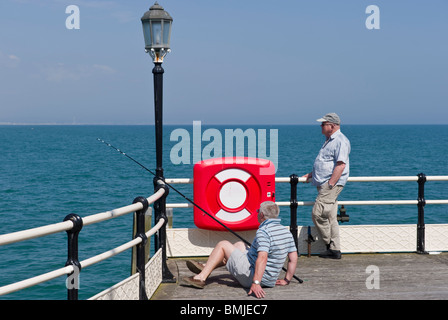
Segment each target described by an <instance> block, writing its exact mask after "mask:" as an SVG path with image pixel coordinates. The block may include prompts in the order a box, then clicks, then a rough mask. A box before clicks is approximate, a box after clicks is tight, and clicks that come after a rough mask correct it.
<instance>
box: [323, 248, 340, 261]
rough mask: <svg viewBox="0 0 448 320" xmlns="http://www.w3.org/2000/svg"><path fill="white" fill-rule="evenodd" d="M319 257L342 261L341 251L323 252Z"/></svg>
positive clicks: (329, 250)
mask: <svg viewBox="0 0 448 320" xmlns="http://www.w3.org/2000/svg"><path fill="white" fill-rule="evenodd" d="M319 257H320V258H326V259H341V257H342V255H341V251H339V250H331V249H328V250H327V251H324V252H322V253H321V254H320V255H319Z"/></svg>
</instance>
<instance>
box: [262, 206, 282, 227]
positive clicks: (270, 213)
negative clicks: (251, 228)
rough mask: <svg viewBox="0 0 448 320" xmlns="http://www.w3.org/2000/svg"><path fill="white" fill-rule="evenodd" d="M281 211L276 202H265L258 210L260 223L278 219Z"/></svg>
mask: <svg viewBox="0 0 448 320" xmlns="http://www.w3.org/2000/svg"><path fill="white" fill-rule="evenodd" d="M279 213H280V209H279V207H278V205H277V204H276V203H275V202H272V201H265V202H263V203H262V204H260V209H259V210H258V222H260V223H261V222H263V221H264V220H267V219H275V218H277V217H278V215H279Z"/></svg>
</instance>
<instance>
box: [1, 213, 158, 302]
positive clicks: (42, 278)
mask: <svg viewBox="0 0 448 320" xmlns="http://www.w3.org/2000/svg"><path fill="white" fill-rule="evenodd" d="M164 223H165V220H164V219H163V218H161V219H160V220H159V222H158V223H157V224H156V225H155V226H154V227H152V228H151V230H149V231H148V232H146V233H145V235H146V237H148V238H149V237H150V236H152V235H153V234H155V233H156V232H157V231H158V230H159V229H160V228H161V227H162V225H163V224H164ZM140 242H142V239H141V238H140V237H137V238H135V239H132V240H131V241H128V242H126V243H125V244H122V245H121V246H118V247H116V248H114V249H111V250H109V251H106V252H103V253H101V254H98V255H96V256H94V257H91V258H88V259H85V260H83V261H81V262H80V264H81V268H87V267H89V266H91V265H93V264H95V263H98V262H101V261H103V260H106V259H108V258H111V257H113V256H115V255H117V254H119V253H122V252H124V251H126V250H128V249H130V248H132V247H133V246H136V245H138V244H139V243H140ZM73 270H74V269H73V266H72V265H69V266H66V267H63V268H60V269H57V270H53V271H50V272H47V273H44V274H41V275H39V276H35V277H32V278H29V279H26V280H22V281H18V282H15V283H12V284H9V285H6V286H3V287H0V296H1V295H5V294H8V293H12V292H15V291H18V290H22V289H26V288H29V287H32V286H35V285H37V284H39V283H42V282H46V281H50V280H53V279H56V278H58V277H60V276H63V275H67V274H70V273H71V272H73Z"/></svg>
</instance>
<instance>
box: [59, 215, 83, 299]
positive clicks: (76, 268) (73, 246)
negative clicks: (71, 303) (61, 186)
mask: <svg viewBox="0 0 448 320" xmlns="http://www.w3.org/2000/svg"><path fill="white" fill-rule="evenodd" d="M67 220H70V221H72V222H73V228H71V229H70V230H67V239H68V245H67V248H68V249H67V262H66V263H65V266H69V265H71V266H73V272H72V273H70V274H69V275H67V280H66V282H65V284H66V287H67V300H78V289H79V273H80V271H81V264H80V263H79V260H78V235H79V232H80V231H81V229H82V226H83V222H82V218H81V217H80V216H78V215H77V214H74V213H71V214H69V215H67V216H66V217H65V218H64V221H67Z"/></svg>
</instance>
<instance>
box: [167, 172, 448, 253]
mask: <svg viewBox="0 0 448 320" xmlns="http://www.w3.org/2000/svg"><path fill="white" fill-rule="evenodd" d="M165 181H166V182H167V183H176V184H192V183H193V179H165ZM399 181H408V182H417V183H418V192H417V198H416V199H415V200H352V201H338V204H339V205H344V206H345V205H356V206H359V205H416V206H417V208H418V209H417V215H418V220H417V246H416V247H417V249H416V251H417V253H426V251H425V219H424V207H425V206H426V205H427V204H448V199H445V200H426V199H425V191H424V190H425V189H424V187H425V183H426V182H427V181H448V176H426V175H425V174H423V173H420V174H418V175H416V176H392V177H390V176H389V177H388V176H377V177H349V178H348V182H399ZM275 182H276V183H290V184H291V197H290V201H276V203H277V205H279V206H289V207H290V211H291V216H290V230H291V232H292V234H293V236H294V240H295V241H296V245H297V207H298V206H313V205H314V201H298V200H297V184H298V183H299V182H302V183H306V182H307V181H306V178H302V177H298V176H297V175H295V174H293V175H291V176H289V177H277V178H275ZM166 207H167V208H192V207H193V205H192V204H190V203H168V204H167V205H166Z"/></svg>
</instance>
